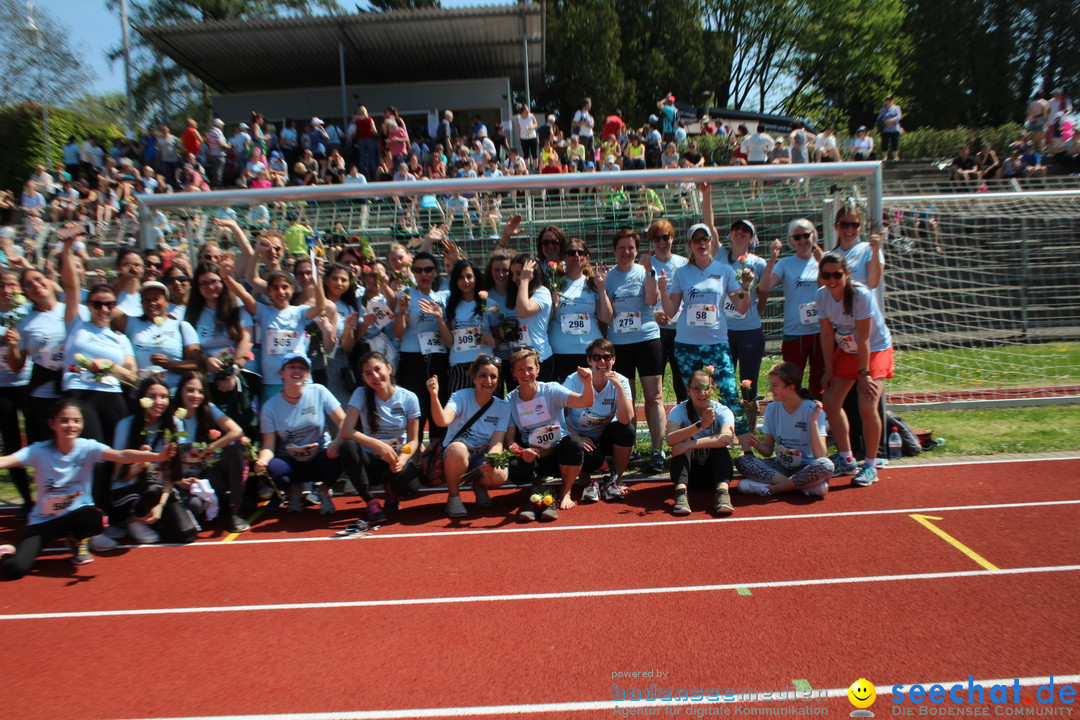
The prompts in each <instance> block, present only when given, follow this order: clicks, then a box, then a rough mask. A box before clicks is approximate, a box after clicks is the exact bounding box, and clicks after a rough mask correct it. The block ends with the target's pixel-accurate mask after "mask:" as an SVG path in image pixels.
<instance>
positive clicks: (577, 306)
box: [548, 237, 611, 378]
mask: <svg viewBox="0 0 1080 720" xmlns="http://www.w3.org/2000/svg"><path fill="white" fill-rule="evenodd" d="M564 256H565V257H566V260H565V261H564V262H565V263H566V277H565V278H563V281H562V287H561V288H559V293H558V295H557V300H556V304H555V313H554V315H553V316H552V318H551V324H550V325H549V326H548V340H549V341H550V343H551V349H552V352H553V353H554V358H555V359H554V363H555V377H556V378H564V377H566V376H567V375H570V374H572V373H573V372H574V371H575V370H576V369H577V368H579V367H584V366H585V354H586V353H585V350H586V348H587V347H588V346H589V343H591V342H592V341H593V340H599V339H600V338H601V337H603V335H602V333H601V332H600V323H602V322H604V323H608V322H611V300H610V299H609V298H608V296H607V292H606V287H607V286H606V280H607V274H608V273H607V269H606V268H604V266H603V265H601V264H598V265H597V266H596V267H595V268H594V267H593V265H592V264H591V263H590V262H589V248H588V246H587V245H586V244H585V241H584V240H582V239H581V238H578V237H575V238H570V239H569V240H567V242H566V252H565V253H564Z"/></svg>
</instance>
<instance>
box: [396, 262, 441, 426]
mask: <svg viewBox="0 0 1080 720" xmlns="http://www.w3.org/2000/svg"><path fill="white" fill-rule="evenodd" d="M412 273H413V277H414V278H415V279H416V287H415V288H412V289H410V288H405V289H404V290H403V291H402V292H401V293H400V294H399V295H398V296H397V305H396V306H397V313H396V314H395V316H394V325H393V332H394V337H396V338H398V339H399V340H400V341H401V352H400V354H399V355H398V366H397V377H398V378H400V382H401V387H403V388H405V389H406V390H408V391H409V392H411V393H412V394H414V395H416V396H417V397H418V398H419V399H420V429H419V433H420V437H423V435H424V425H425V423H427V422H429V421H430V418H431V407H430V404H429V403H428V392H427V390H426V389H425V387H424V385H425V383H426V382H427V379H428V378H429V377H431V376H432V375H441V376H443V377H445V376H446V372H447V370H448V369H449V367H450V363H449V357H448V350H447V347H446V343H445V342H443V337H444V335H452V333H451V332H450V328H449V327H448V326H447V324H446V302H447V300H448V299H449V298H450V291H449V290H435V289H434V288H435V281H436V279H437V278H438V275H439V270H438V265H437V264H436V263H435V256H434V255H432V254H431V253H429V252H426V251H422V252H418V253H416V255H415V256H414V257H413V264H412ZM444 331H445V333H444ZM447 390H448V388H447V389H443V393H444V394H443V397H442V398H441V400H442V401H443V402H446V400H447V399H448V397H449V393H448V392H447ZM428 433H429V435H430V437H431V439H432V440H434V439H436V438H438V439H442V438H443V437H444V436H445V435H446V428H441V427H438V426H437V425H435V423H431V424H430V425H429V429H428Z"/></svg>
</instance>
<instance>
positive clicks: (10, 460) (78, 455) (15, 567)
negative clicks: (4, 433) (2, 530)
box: [0, 291, 176, 580]
mask: <svg viewBox="0 0 1080 720" xmlns="http://www.w3.org/2000/svg"><path fill="white" fill-rule="evenodd" d="M110 292H111V291H110ZM46 417H47V418H48V420H47V422H48V425H49V429H50V430H51V431H52V433H53V439H52V440H44V441H42V442H38V443H34V444H33V445H30V446H29V447H24V448H22V449H20V450H18V451H17V452H15V453H13V454H11V455H4V456H3V457H0V470H11V469H13V468H16V467H32V468H33V469H34V482H35V484H36V485H37V497H38V501H37V504H36V505H34V509H33V510H32V511H31V512H30V517H29V518H28V522H27V528H26V534H25V535H24V536H23V539H22V542H20V543H19V547H18V548H16V547H14V546H12V545H0V575H3V577H4V579H7V580H18V579H19V578H21V577H23V576H24V575H26V573H28V572H30V568H31V567H33V565H34V560H35V559H36V558H37V556H38V555H40V554H41V551H42V549H43V548H45V547H46V546H47V545H49V543H51V542H52V541H53V539H54V538H65V539H66V540H67V543H68V547H69V548H71V554H72V558H71V562H73V563H74V564H76V565H85V564H86V563H89V562H93V560H94V557H93V555H91V554H90V549H89V547H88V544H87V538H90V537H93V536H94V535H98V534H99V533H101V531H102V530H103V529H104V527H105V514H104V513H103V512H102V511H101V510H99V509H98V508H96V507H94V504H93V501H92V500H91V496H92V490H93V476H94V471H95V466H96V465H97V463H99V462H115V463H121V464H124V465H130V464H133V463H141V462H163V461H165V460H168V459H169V458H170V457H172V456H173V454H174V453H175V451H176V450H175V448H174V447H173V446H172V445H166V446H165V447H163V448H162V449H161V451H160V452H153V451H145V450H113V449H112V448H110V447H109V446H108V445H105V444H104V443H101V442H98V441H96V440H90V439H87V438H82V437H79V435H80V434H81V432H82V429H83V414H82V411H81V410H80V409H79V404H78V403H76V402H73V401H71V400H58V401H57V402H56V403H55V404H54V406H53V408H52V409H51V411H49V412H48V413H46Z"/></svg>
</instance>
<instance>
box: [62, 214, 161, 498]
mask: <svg viewBox="0 0 1080 720" xmlns="http://www.w3.org/2000/svg"><path fill="white" fill-rule="evenodd" d="M82 234H83V229H82V226H80V225H77V224H74V223H73V224H70V225H67V226H65V227H64V228H62V229H61V230H60V233H59V237H60V240H61V242H62V243H63V245H64V249H63V252H62V253H61V266H62V268H63V270H62V278H63V282H64V293H65V296H66V300H65V301H64V322H65V323H67V330H68V338H67V341H66V343H65V344H64V362H63V367H64V368H65V372H64V378H63V391H64V397H65V398H67V399H69V400H74V401H76V402H78V403H80V404H81V405H82V407H83V429H84V432H83V435H84V437H86V438H88V439H90V440H97V441H98V442H109V441H111V440H112V437H110V436H111V435H112V431H113V428H115V427H116V425H117V423H119V422H120V420H121V419H122V418H123V417H124V416H125V415H127V405H126V403H125V402H124V394H123V389H122V387H121V382H125V383H127V384H129V385H134V383H135V381H136V379H137V376H136V374H135V350H134V348H132V346H131V341H130V340H128V339H127V338H126V337H125V336H123V335H121V334H120V333H118V332H115V331H114V330H113V329H112V328H111V327H110V320H111V318H112V314H113V310H115V309H116V295H115V294H114V293H113V291H112V288H110V287H109V286H108V285H95V286H94V287H92V288H90V294H89V295H88V296H87V301H86V304H87V305H88V306H89V307H90V320H89V321H85V320H83V319H82V317H81V303H80V302H79V296H80V294H81V293H80V291H81V288H80V286H79V278H78V274H77V272H76V270H75V258H74V254H73V253H72V250H71V247H72V244H73V243H74V242H75V240H76V238H78V237H79V236H80V235H82ZM140 273H141V270H140ZM108 491H109V468H108V467H106V466H105V465H101V466H99V467H98V468H96V469H95V473H94V500H95V501H96V502H97V503H98V504H100V505H101V506H102V507H104V503H105V502H106V500H107V494H108Z"/></svg>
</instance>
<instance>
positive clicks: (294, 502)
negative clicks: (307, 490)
mask: <svg viewBox="0 0 1080 720" xmlns="http://www.w3.org/2000/svg"><path fill="white" fill-rule="evenodd" d="M288 511H289V512H291V513H298V512H303V511H304V489H303V488H302V487H300V485H299V484H297V483H293V484H292V485H290V486H289V508H288Z"/></svg>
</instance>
